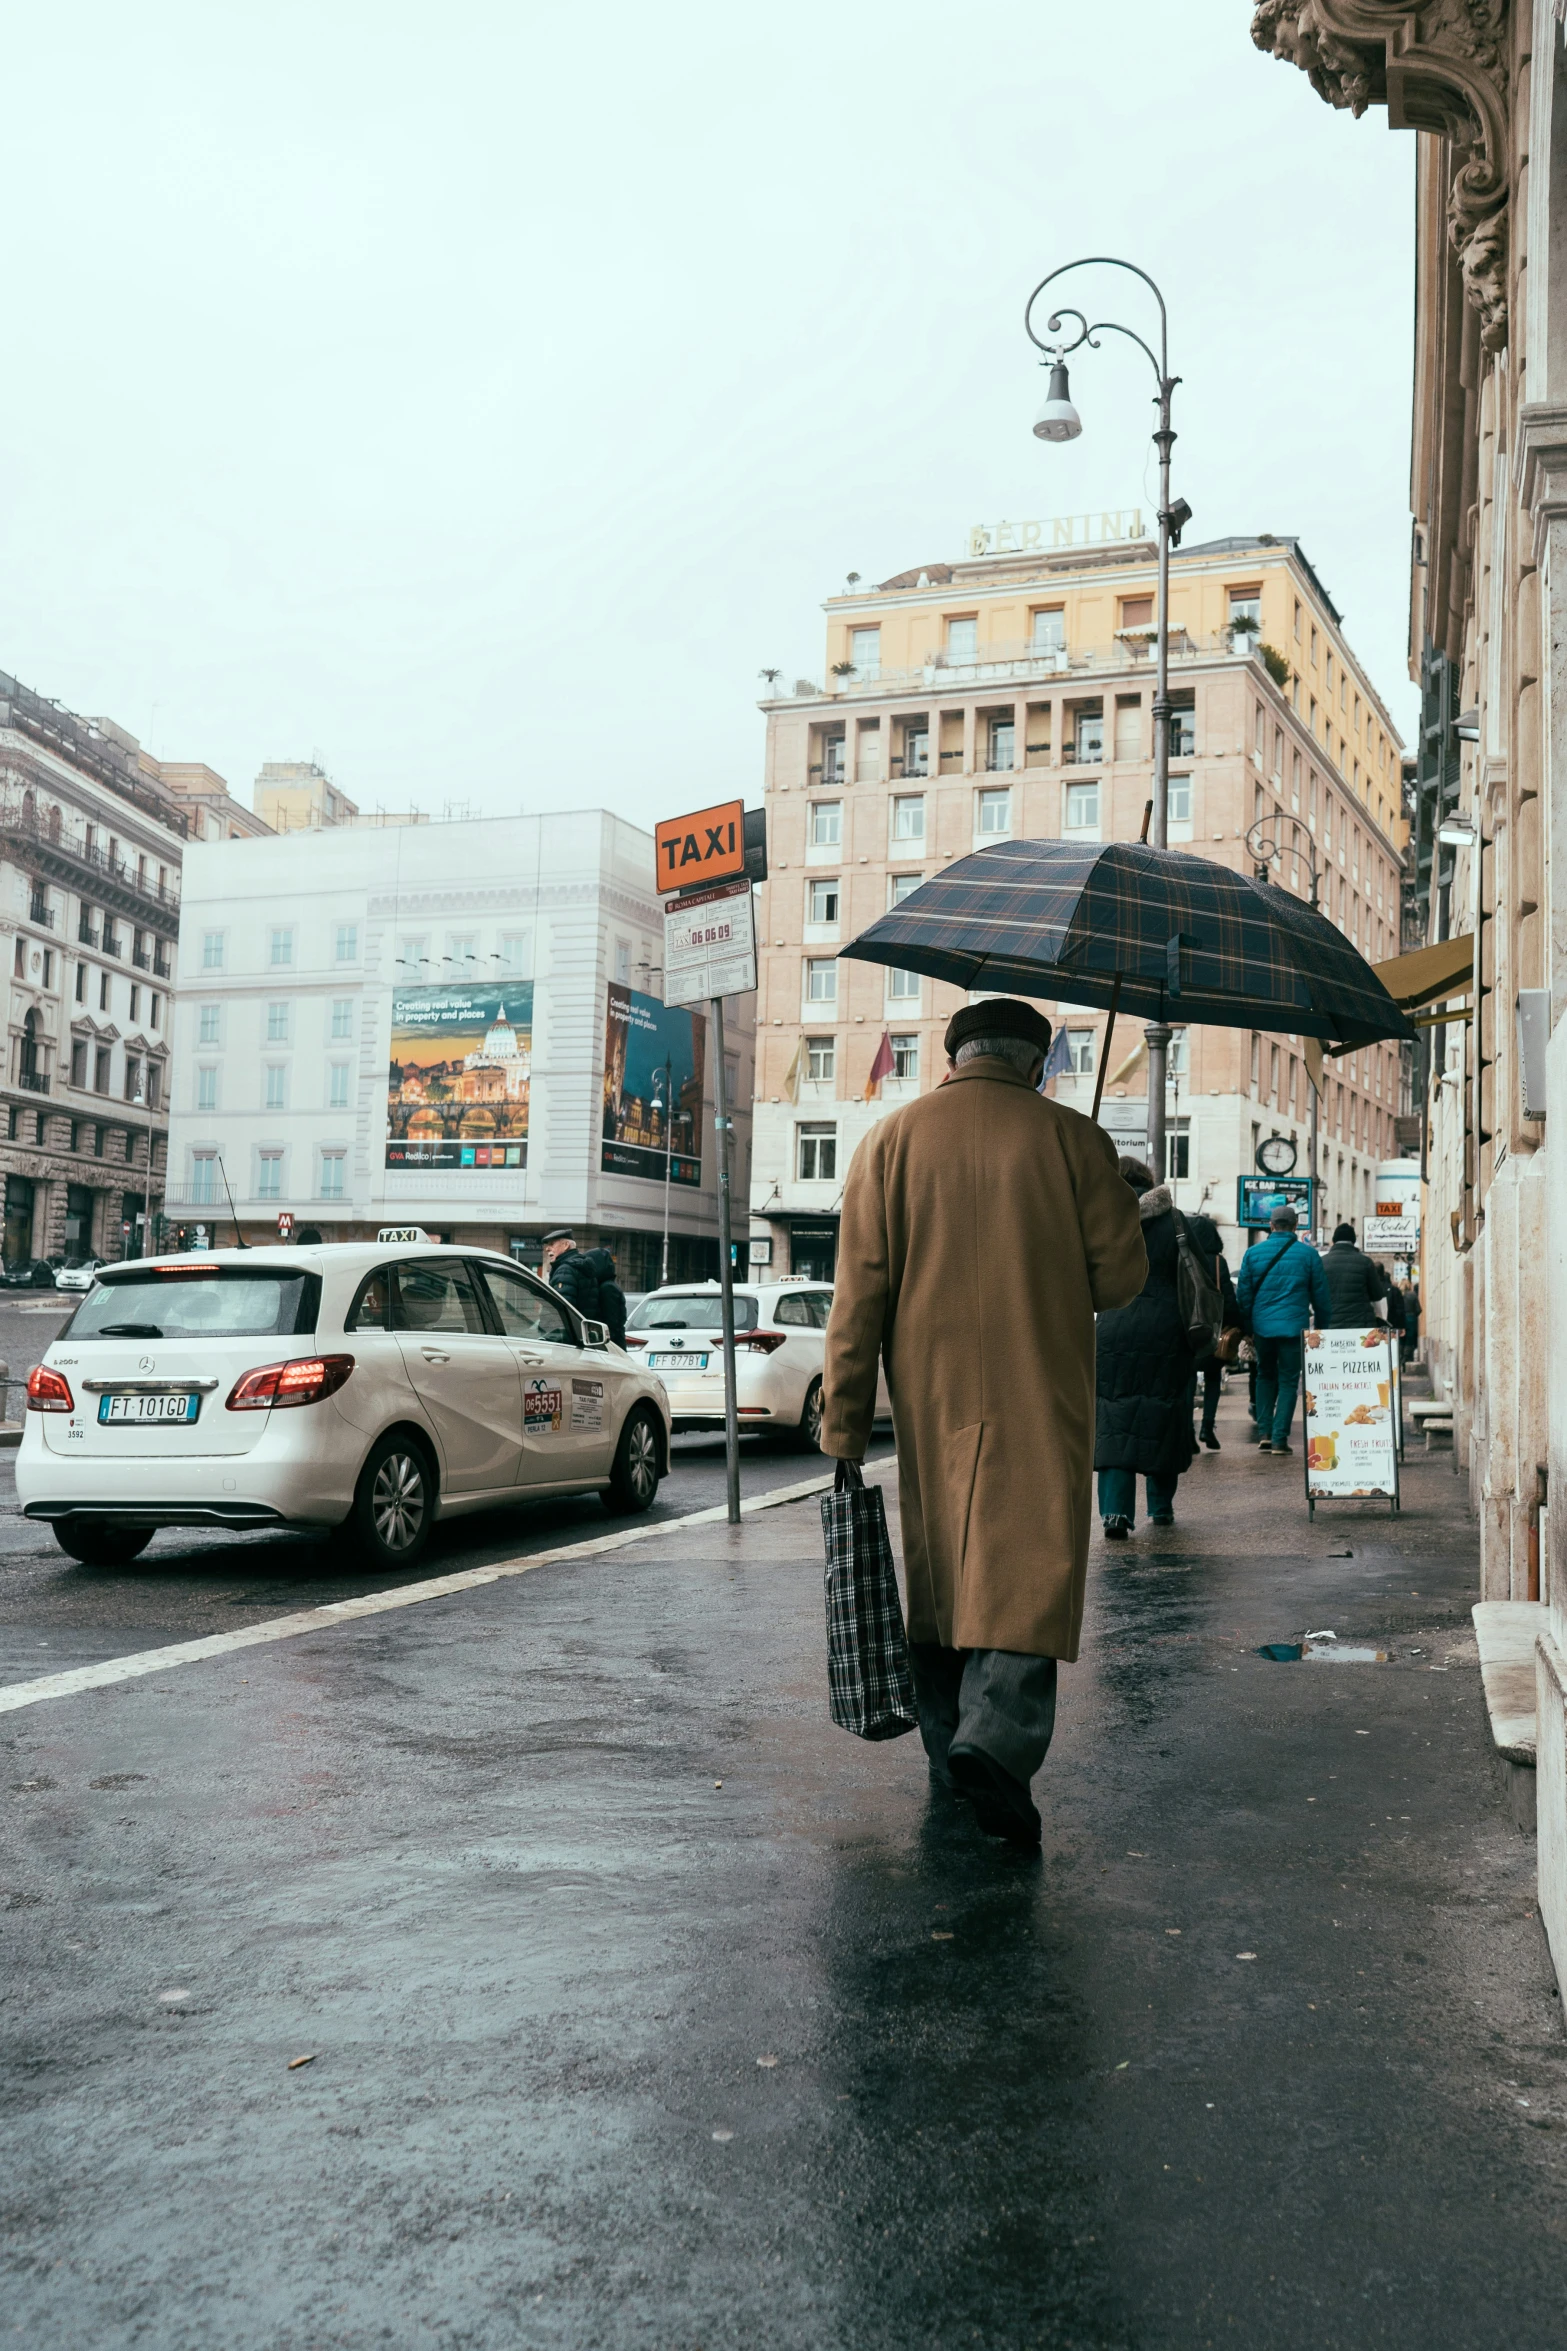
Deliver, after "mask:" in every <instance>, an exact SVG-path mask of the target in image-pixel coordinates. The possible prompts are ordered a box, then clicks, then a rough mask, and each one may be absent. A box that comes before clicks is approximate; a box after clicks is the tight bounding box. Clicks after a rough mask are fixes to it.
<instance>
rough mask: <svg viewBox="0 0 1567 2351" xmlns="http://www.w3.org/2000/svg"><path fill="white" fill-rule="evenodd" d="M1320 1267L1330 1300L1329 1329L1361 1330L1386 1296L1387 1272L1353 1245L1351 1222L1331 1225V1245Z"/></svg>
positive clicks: (1353, 1230)
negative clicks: (1326, 1283) (1325, 1279)
mask: <svg viewBox="0 0 1567 2351" xmlns="http://www.w3.org/2000/svg"><path fill="white" fill-rule="evenodd" d="M1322 1270H1323V1272H1324V1273H1325V1274H1326V1276H1327V1281H1328V1297H1329V1299H1330V1301H1331V1306H1330V1310H1329V1313H1328V1320H1327V1326H1326V1327H1327V1328H1328V1329H1329V1330H1338V1331H1346V1330H1355V1329H1364V1327H1365V1326H1366V1324H1367V1323H1373V1322H1375V1321H1376V1320H1377V1319H1378V1318H1377V1316H1376V1314H1375V1313H1374V1312H1373V1311H1372V1310H1373V1308H1374V1307H1375V1306H1376V1304H1377V1301H1378V1300H1379V1299H1382V1298H1385V1297H1386V1296H1387V1275H1386V1274H1385V1273H1384V1272H1383V1271H1382V1268H1381V1266H1380V1265H1378V1264H1376V1262H1375V1261H1374V1260H1373V1259H1372V1258H1370V1257H1368V1256H1367V1255H1366V1253H1365V1251H1364V1250H1363V1249H1357V1248H1356V1247H1355V1228H1354V1226H1353V1225H1352V1224H1341V1225H1335V1226H1334V1228H1333V1246H1332V1248H1331V1249H1327V1250H1324V1252H1323V1257H1322Z"/></svg>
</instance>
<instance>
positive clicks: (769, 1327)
mask: <svg viewBox="0 0 1567 2351" xmlns="http://www.w3.org/2000/svg"><path fill="white" fill-rule="evenodd" d="M831 1310H832V1284H831V1283H830V1282H821V1281H816V1280H814V1279H812V1278H810V1277H808V1276H807V1275H805V1274H788V1275H785V1276H784V1277H783V1279H782V1280H780V1281H776V1282H736V1284H735V1412H736V1416H737V1418H738V1419H739V1422H740V1426H741V1428H742V1429H746V1428H769V1429H772V1430H773V1431H774V1432H776V1433H777V1434H779V1435H784V1436H790V1437H793V1438H795V1439H796V1440H797V1441H798V1442H799V1443H800V1444H801V1445H803V1446H805V1447H806V1448H807V1450H809V1451H813V1452H814V1451H815V1450H816V1449H817V1447H818V1446H819V1445H820V1444H821V1436H822V1361H823V1357H824V1355H825V1353H826V1330H827V1317H828V1315H829V1313H830V1312H831ZM722 1328H723V1325H722V1307H721V1293H720V1291H719V1287H718V1284H717V1283H716V1282H678V1283H672V1284H670V1285H669V1286H667V1287H666V1288H664V1289H660V1290H652V1291H650V1292H649V1293H648V1295H647V1297H645V1298H643V1299H641V1300H639V1301H638V1303H637V1305H636V1306H634V1307H633V1309H632V1311H631V1312H630V1314H628V1315H627V1317H626V1346H627V1348H628V1349H634V1350H635V1351H636V1352H637V1353H638V1354H639V1355H640V1356H641V1359H642V1361H643V1362H644V1363H645V1364H646V1365H647V1367H648V1370H649V1371H652V1372H657V1374H658V1376H659V1378H660V1379H661V1380H662V1381H663V1383H664V1386H665V1388H666V1389H667V1390H668V1392H669V1409H670V1411H671V1413H672V1414H673V1415H674V1425H675V1427H676V1428H677V1429H712V1428H722V1427H723V1425H724V1350H723V1338H722ZM891 1409H892V1407H891V1404H890V1402H889V1401H888V1396H887V1381H886V1374H885V1373H880V1374H879V1375H878V1378H877V1389H876V1411H877V1415H878V1417H881V1416H883V1415H885V1414H887V1413H889V1412H890V1411H891Z"/></svg>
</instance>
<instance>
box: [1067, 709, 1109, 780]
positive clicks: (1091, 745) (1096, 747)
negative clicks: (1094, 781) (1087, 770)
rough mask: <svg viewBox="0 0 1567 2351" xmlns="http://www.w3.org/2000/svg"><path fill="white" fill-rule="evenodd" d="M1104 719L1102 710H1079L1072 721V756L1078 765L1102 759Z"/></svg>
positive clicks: (1103, 752)
mask: <svg viewBox="0 0 1567 2351" xmlns="http://www.w3.org/2000/svg"><path fill="white" fill-rule="evenodd" d="M1104 755H1105V721H1104V712H1103V711H1102V710H1080V711H1078V713H1077V715H1076V717H1075V718H1074V719H1073V721H1072V757H1073V758H1074V759H1075V760H1076V761H1077V763H1078V765H1079V766H1080V767H1086V766H1087V765H1089V764H1090V762H1092V761H1095V760H1099V759H1103V757H1104Z"/></svg>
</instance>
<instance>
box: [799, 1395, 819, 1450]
mask: <svg viewBox="0 0 1567 2351" xmlns="http://www.w3.org/2000/svg"><path fill="white" fill-rule="evenodd" d="M800 1442H801V1444H802V1445H803V1446H804V1447H805V1449H806V1451H807V1452H808V1453H819V1452H820V1451H821V1449H822V1383H821V1381H820V1380H812V1382H811V1384H810V1387H809V1388H808V1390H807V1391H806V1397H805V1409H804V1411H803V1412H802V1413H801V1414H800Z"/></svg>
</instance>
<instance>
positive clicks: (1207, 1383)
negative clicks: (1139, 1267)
mask: <svg viewBox="0 0 1567 2351" xmlns="http://www.w3.org/2000/svg"><path fill="white" fill-rule="evenodd" d="M1186 1237H1187V1239H1188V1240H1189V1241H1190V1242H1191V1245H1192V1247H1193V1248H1194V1249H1195V1250H1196V1252H1197V1255H1198V1256H1199V1257H1200V1258H1201V1259H1202V1261H1203V1263H1204V1265H1205V1266H1206V1267H1207V1268H1208V1271H1209V1272H1210V1273H1211V1274H1212V1275H1213V1277H1214V1280H1215V1281H1216V1282H1217V1283H1218V1285H1219V1300H1220V1304H1221V1306H1222V1309H1223V1313H1222V1318H1221V1327H1222V1328H1223V1329H1224V1330H1227V1331H1228V1330H1239V1329H1240V1323H1241V1310H1240V1308H1239V1306H1238V1305H1237V1304H1236V1301H1235V1284H1234V1283H1233V1282H1232V1281H1231V1279H1230V1269H1229V1267H1228V1266H1227V1265H1226V1264H1225V1262H1224V1243H1223V1242H1222V1241H1221V1240H1220V1238H1219V1228H1218V1226H1217V1225H1216V1224H1215V1223H1214V1221H1213V1219H1212V1217H1209V1216H1188V1217H1187V1218H1186ZM1198 1376H1200V1378H1201V1381H1202V1427H1201V1429H1200V1430H1199V1431H1198V1436H1199V1439H1200V1441H1201V1442H1202V1443H1203V1444H1204V1445H1206V1446H1207V1448H1208V1450H1209V1452H1210V1453H1217V1452H1218V1450H1219V1431H1218V1425H1217V1424H1218V1417H1219V1398H1220V1397H1221V1396H1222V1395H1223V1393H1224V1365H1223V1362H1222V1361H1221V1360H1220V1358H1219V1357H1218V1356H1217V1355H1211V1356H1210V1357H1209V1358H1208V1360H1207V1362H1206V1363H1204V1364H1202V1365H1200V1366H1199V1367H1198ZM1194 1401H1195V1399H1194Z"/></svg>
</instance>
